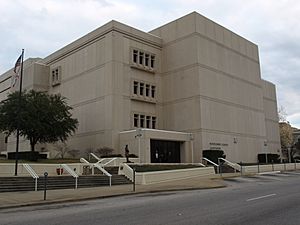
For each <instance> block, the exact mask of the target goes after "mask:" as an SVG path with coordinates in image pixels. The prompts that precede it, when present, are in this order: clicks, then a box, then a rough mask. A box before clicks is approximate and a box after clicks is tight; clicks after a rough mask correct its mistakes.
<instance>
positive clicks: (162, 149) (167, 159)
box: [150, 140, 180, 163]
mask: <svg viewBox="0 0 300 225" xmlns="http://www.w3.org/2000/svg"><path fill="white" fill-rule="evenodd" d="M150 147H151V163H180V142H179V141H164V140H150Z"/></svg>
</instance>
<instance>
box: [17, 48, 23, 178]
mask: <svg viewBox="0 0 300 225" xmlns="http://www.w3.org/2000/svg"><path fill="white" fill-rule="evenodd" d="M23 59H24V49H22V60H21V74H20V89H19V105H18V116H17V117H18V127H17V141H16V156H15V157H16V163H15V176H18V160H19V136H20V129H19V127H20V118H19V115H20V112H21V99H22V80H23Z"/></svg>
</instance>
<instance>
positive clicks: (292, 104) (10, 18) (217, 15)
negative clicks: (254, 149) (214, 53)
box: [0, 0, 300, 128]
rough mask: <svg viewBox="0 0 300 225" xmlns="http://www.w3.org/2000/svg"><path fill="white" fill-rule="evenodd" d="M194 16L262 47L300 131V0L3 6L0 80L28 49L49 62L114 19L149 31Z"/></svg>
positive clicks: (3, 1)
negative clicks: (66, 47)
mask: <svg viewBox="0 0 300 225" xmlns="http://www.w3.org/2000/svg"><path fill="white" fill-rule="evenodd" d="M192 11H197V12H198V13H200V14H202V15H204V16H206V17H208V18H210V19H212V20H214V21H215V22H217V23H219V24H221V25H223V26H225V27H226V28H228V29H230V30H232V31H234V32H236V33H237V34H239V35H241V36H243V37H245V38H246V39H248V40H250V41H252V42H254V43H256V44H257V45H258V46H259V51H260V59H261V74H262V78H264V79H266V80H269V81H271V82H273V83H274V84H275V85H276V87H277V98H278V105H279V106H283V107H284V108H285V111H286V113H287V120H288V121H290V123H291V124H292V125H294V126H296V127H298V128H300V79H299V78H300V22H299V17H300V1H299V0H161V1H159V0H148V1H146V0H0V15H1V17H0V34H1V35H0V42H1V43H2V44H1V47H0V74H2V73H3V72H5V71H7V70H8V69H10V68H11V67H13V65H14V63H15V60H16V58H17V57H18V55H19V54H20V52H21V49H22V48H25V51H26V52H25V54H26V55H25V58H27V57H42V58H43V57H45V56H47V55H48V54H50V53H52V52H53V51H55V50H58V49H59V48H61V47H63V46H64V45H66V44H68V43H70V42H72V41H74V40H76V39H77V38H79V37H81V36H83V35H85V34H86V33H88V32H90V31H92V30H93V29H96V28H97V27H99V26H101V25H103V24H105V23H107V22H109V21H110V20H113V19H114V20H118V21H120V22H123V23H125V24H128V25H130V26H133V27H136V28H138V29H141V30H143V31H149V30H151V29H154V28H155V27H157V26H160V25H162V24H164V23H166V22H170V21H172V20H174V19H177V18H178V17H181V16H183V15H185V14H188V13H190V12H192Z"/></svg>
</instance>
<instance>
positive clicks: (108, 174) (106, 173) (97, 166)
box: [93, 163, 112, 186]
mask: <svg viewBox="0 0 300 225" xmlns="http://www.w3.org/2000/svg"><path fill="white" fill-rule="evenodd" d="M93 167H96V168H98V169H99V170H100V171H101V172H102V173H103V174H104V175H106V176H108V177H109V186H111V176H112V175H111V174H110V173H109V172H107V171H106V170H105V169H104V168H103V167H102V166H101V165H100V164H99V163H95V164H93Z"/></svg>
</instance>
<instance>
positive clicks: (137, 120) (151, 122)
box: [133, 113, 156, 129]
mask: <svg viewBox="0 0 300 225" xmlns="http://www.w3.org/2000/svg"><path fill="white" fill-rule="evenodd" d="M133 126H134V127H140V128H151V129H155V128H156V117H155V116H148V115H143V114H137V113H135V114H133Z"/></svg>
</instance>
